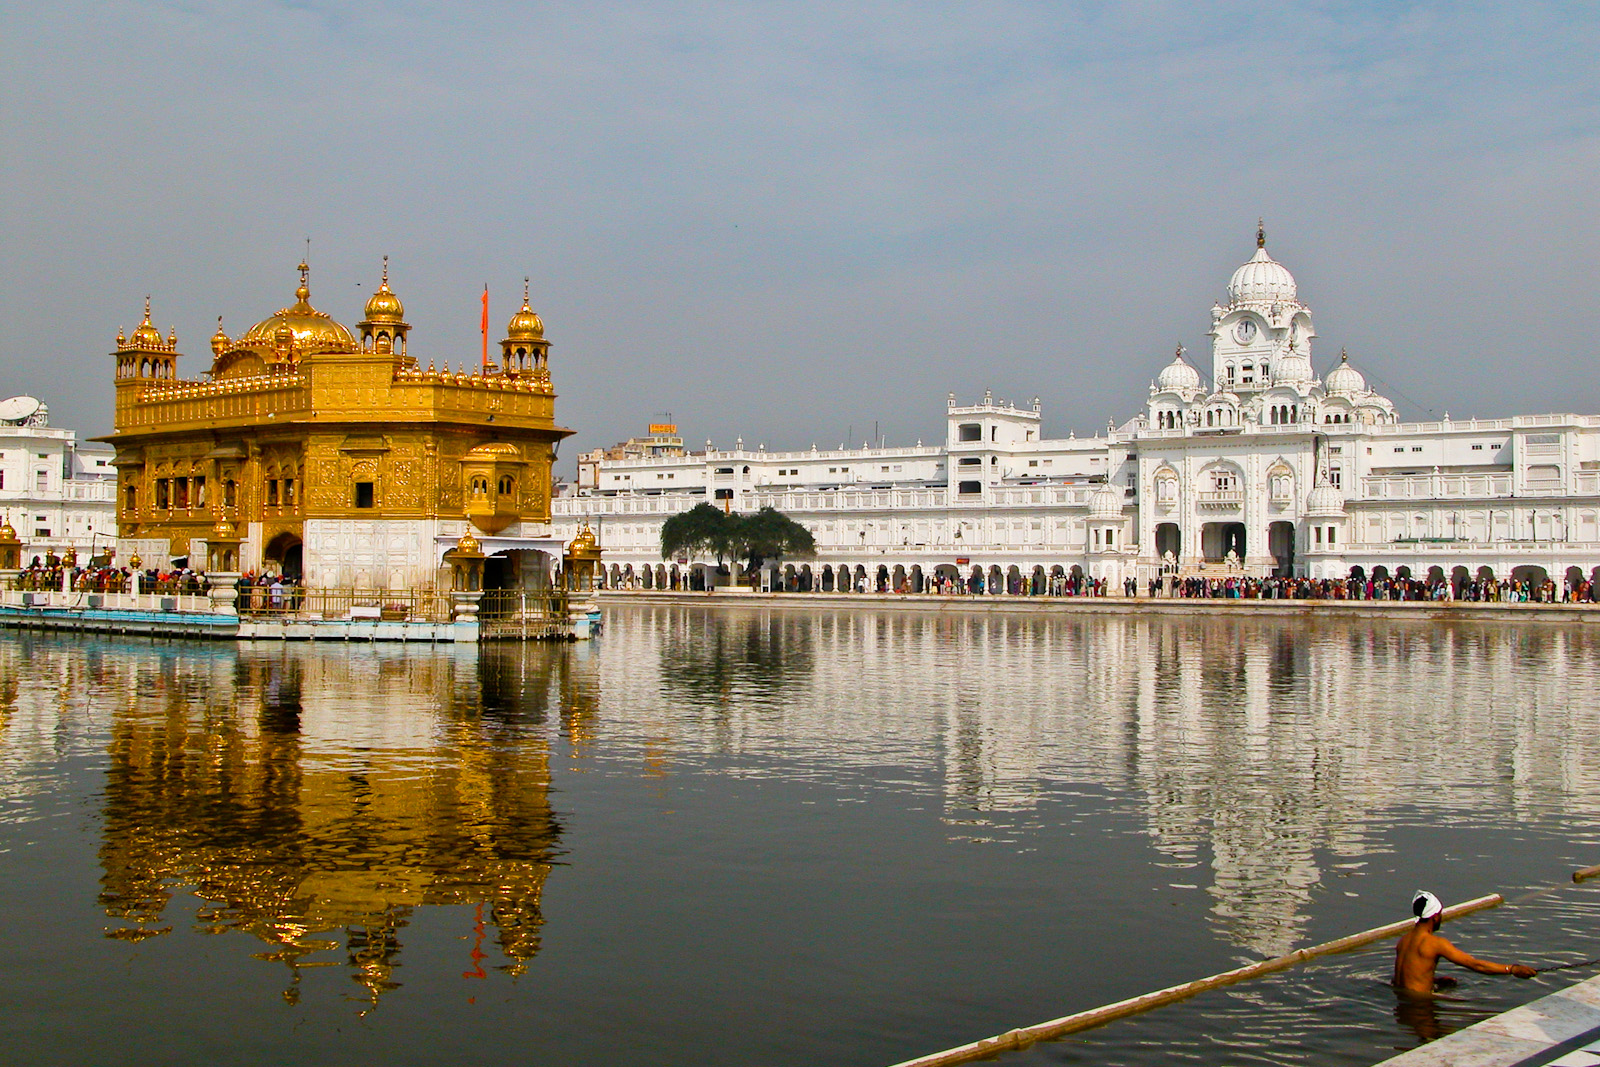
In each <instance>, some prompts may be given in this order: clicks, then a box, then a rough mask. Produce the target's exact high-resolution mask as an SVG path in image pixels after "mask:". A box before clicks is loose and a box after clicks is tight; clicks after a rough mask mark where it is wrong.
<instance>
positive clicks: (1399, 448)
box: [1394, 445, 1405, 452]
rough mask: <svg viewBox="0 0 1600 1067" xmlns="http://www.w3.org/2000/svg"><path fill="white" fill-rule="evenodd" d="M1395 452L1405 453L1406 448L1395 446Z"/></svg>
mask: <svg viewBox="0 0 1600 1067" xmlns="http://www.w3.org/2000/svg"><path fill="white" fill-rule="evenodd" d="M1394 450H1395V451H1396V452H1404V451H1405V446H1403V445H1395V446H1394Z"/></svg>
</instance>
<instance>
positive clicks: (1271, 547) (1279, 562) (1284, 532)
mask: <svg viewBox="0 0 1600 1067" xmlns="http://www.w3.org/2000/svg"><path fill="white" fill-rule="evenodd" d="M1267 551H1268V552H1270V553H1272V562H1273V567H1272V573H1273V574H1276V575H1278V576H1279V577H1281V578H1288V577H1290V576H1291V575H1293V574H1294V523H1292V522H1284V521H1281V520H1280V521H1278V522H1275V523H1273V524H1271V525H1270V526H1268V527H1267ZM1240 555H1241V556H1242V555H1243V553H1240Z"/></svg>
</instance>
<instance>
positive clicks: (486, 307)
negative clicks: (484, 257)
mask: <svg viewBox="0 0 1600 1067" xmlns="http://www.w3.org/2000/svg"><path fill="white" fill-rule="evenodd" d="M483 369H484V370H488V369H489V285H488V283H487V282H485V283H484V286H483Z"/></svg>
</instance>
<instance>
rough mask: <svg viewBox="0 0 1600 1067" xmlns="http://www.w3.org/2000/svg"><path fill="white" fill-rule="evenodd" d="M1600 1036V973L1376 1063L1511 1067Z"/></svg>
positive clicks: (1599, 1039) (1543, 1058)
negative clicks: (1598, 976)
mask: <svg viewBox="0 0 1600 1067" xmlns="http://www.w3.org/2000/svg"><path fill="white" fill-rule="evenodd" d="M1591 1042H1600V978H1591V979H1589V980H1588V981H1586V982H1579V983H1578V984H1577V985H1574V986H1569V987H1567V988H1566V989H1563V990H1560V991H1559V992H1556V993H1551V994H1550V995H1549V996H1545V997H1540V998H1539V999H1538V1000H1535V1001H1533V1002H1531V1003H1528V1004H1524V1005H1523V1006H1522V1007H1520V1008H1512V1009H1511V1010H1510V1011H1507V1012H1502V1013H1501V1014H1499V1015H1496V1016H1495V1017H1494V1018H1492V1019H1485V1020H1484V1021H1483V1022H1481V1023H1474V1024H1473V1025H1472V1026H1469V1027H1467V1028H1465V1029H1463V1030H1457V1031H1456V1032H1455V1033H1453V1034H1447V1035H1445V1036H1444V1037H1441V1038H1440V1039H1439V1040H1437V1041H1431V1042H1429V1043H1428V1044H1426V1045H1423V1046H1422V1047H1420V1048H1414V1049H1412V1050H1411V1051H1410V1052H1402V1053H1401V1054H1400V1055H1398V1056H1395V1057H1393V1058H1391V1059H1387V1060H1384V1061H1383V1063H1382V1064H1379V1065H1378V1067H1456V1065H1465V1064H1471V1067H1516V1065H1521V1064H1527V1063H1530V1062H1532V1063H1546V1062H1548V1061H1549V1060H1553V1059H1556V1058H1558V1057H1559V1056H1561V1055H1562V1054H1563V1053H1565V1052H1570V1051H1574V1050H1575V1049H1576V1048H1580V1047H1582V1046H1584V1045H1586V1044H1589V1043H1591Z"/></svg>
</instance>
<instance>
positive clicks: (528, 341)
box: [500, 278, 550, 382]
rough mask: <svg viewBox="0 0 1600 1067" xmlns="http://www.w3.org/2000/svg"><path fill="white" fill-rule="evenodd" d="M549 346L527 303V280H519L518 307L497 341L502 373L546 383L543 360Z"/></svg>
mask: <svg viewBox="0 0 1600 1067" xmlns="http://www.w3.org/2000/svg"><path fill="white" fill-rule="evenodd" d="M549 351H550V343H549V342H548V341H546V340H545V339H544V321H543V320H542V319H540V318H539V316H538V314H537V313H536V312H535V311H534V310H533V307H532V306H531V305H530V304H529V302H528V279H527V278H524V279H522V308H521V309H520V310H519V311H518V312H517V313H516V314H515V315H513V316H511V321H510V322H508V323H506V337H505V340H503V341H501V342H500V371H501V373H502V374H510V375H515V376H517V377H522V378H534V379H537V380H540V381H546V382H548V381H549V380H550V372H549V370H548V366H547V359H548V355H549Z"/></svg>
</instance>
